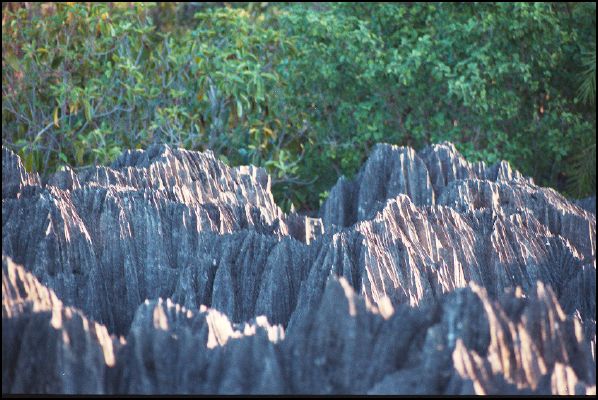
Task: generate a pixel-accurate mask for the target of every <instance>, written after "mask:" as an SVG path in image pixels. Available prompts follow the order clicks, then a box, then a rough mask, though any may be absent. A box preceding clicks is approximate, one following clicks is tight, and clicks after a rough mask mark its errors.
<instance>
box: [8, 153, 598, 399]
mask: <svg viewBox="0 0 598 400" xmlns="http://www.w3.org/2000/svg"><path fill="white" fill-rule="evenodd" d="M2 164H3V191H2V251H3V295H2V297H3V392H5V393H22V392H31V393H33V392H35V393H121V394H126V393H161V394H169V393H204V394H207V393H222V394H224V393H229V394H234V393H253V394H259V393H262V394H263V393H274V394H276V393H279V394H280V393H329V394H332V393H336V394H338V393H346V394H349V393H362V394H365V393H372V394H391V393H394V394H401V393H403V394H417V393H419V394H439V393H441V394H457V395H459V394H471V393H476V394H482V393H488V394H499V393H500V394H509V393H512V394H525V393H531V394H548V393H553V394H558V393H561V394H564V393H584V394H585V393H592V391H595V382H596V377H595V343H596V324H595V312H596V296H595V290H596V251H595V240H596V220H595V213H591V212H588V211H586V209H584V207H579V206H577V205H575V204H574V203H572V202H569V201H567V200H566V199H565V198H564V197H562V196H561V195H559V194H558V193H556V192H555V191H553V190H551V189H546V188H541V187H538V186H536V185H535V184H534V183H533V181H532V180H530V179H527V178H524V177H523V176H522V175H521V174H520V173H519V172H517V171H514V170H512V169H511V168H510V166H509V165H508V164H507V163H505V162H501V163H497V164H495V165H493V166H489V167H488V166H486V165H484V164H483V163H477V164H470V163H468V162H467V161H465V160H464V159H463V157H462V156H461V155H460V154H459V153H458V152H457V151H456V149H455V147H454V146H453V145H452V144H450V143H443V144H441V145H434V146H430V147H428V148H426V149H424V150H422V151H421V152H419V153H416V152H415V151H414V150H412V149H409V148H402V147H397V146H391V145H378V146H376V147H375V149H374V150H373V152H372V155H371V157H370V158H369V159H368V161H367V162H366V163H365V165H364V166H363V168H362V170H361V171H360V173H359V174H358V175H357V176H356V178H355V179H354V180H347V179H345V178H341V179H340V180H339V182H338V183H337V184H336V185H335V186H334V187H333V188H332V189H331V191H330V196H329V198H328V200H327V201H326V203H325V204H324V205H323V207H322V210H321V217H322V219H317V218H316V219H314V218H307V217H304V216H300V215H297V214H289V215H286V214H284V213H283V212H282V211H281V210H280V209H279V208H278V207H277V206H276V204H275V202H274V200H273V197H272V194H271V191H270V178H269V176H268V175H267V174H266V173H265V171H264V170H262V169H259V168H255V167H251V166H249V167H237V168H229V167H227V166H225V165H224V164H223V163H221V162H220V161H218V160H217V159H215V157H214V156H213V154H212V153H210V152H206V153H198V152H190V151H185V150H181V149H171V148H169V147H167V146H163V145H155V146H152V147H150V148H149V149H148V150H147V151H141V150H135V151H126V152H125V153H123V154H122V155H121V156H120V157H119V158H118V159H117V160H116V161H115V162H114V163H113V164H112V165H111V166H110V167H90V168H86V169H83V170H81V171H80V172H78V173H76V172H75V171H73V170H71V169H68V168H67V169H65V170H63V171H61V172H58V173H56V174H54V175H52V176H50V177H49V179H48V180H47V182H46V183H43V182H41V181H40V180H39V178H38V177H37V175H35V174H29V173H27V172H26V171H25V169H24V168H23V166H22V164H21V162H20V160H19V158H18V157H17V156H16V155H14V154H13V153H12V152H10V151H9V150H6V149H4V148H3V163H2ZM5 256H7V257H10V258H12V260H14V262H15V263H17V264H20V265H22V267H21V266H15V265H14V264H13V262H12V261H11V260H10V259H9V258H7V257H5ZM15 271H16V272H15ZM162 299H166V300H162ZM58 316H60V318H59V317H58ZM88 318H89V319H90V320H88ZM58 319H59V320H60V321H61V323H60V324H58V323H57V321H58ZM93 321H95V322H93ZM108 333H111V334H112V336H109V335H108ZM116 335H123V336H121V337H120V338H119V337H118V336H116ZM40 346H43V348H38V347H40ZM108 349H110V351H108ZM43 359H48V360H49V362H48V363H45V364H44V365H43V366H42V365H39V364H43V363H42V361H41V360H43ZM75 370H81V371H83V372H82V373H81V374H80V376H77V375H76V374H75V375H73V374H72V373H71V372H69V371H75ZM61 373H65V374H66V375H60V374H61ZM69 374H70V375H69ZM41 375H43V378H42V377H41ZM59 375H60V376H59Z"/></svg>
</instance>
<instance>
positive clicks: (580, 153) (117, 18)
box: [2, 2, 596, 211]
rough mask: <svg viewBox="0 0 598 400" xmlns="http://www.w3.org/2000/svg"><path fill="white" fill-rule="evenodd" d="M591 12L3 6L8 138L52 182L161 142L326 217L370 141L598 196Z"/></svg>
mask: <svg viewBox="0 0 598 400" xmlns="http://www.w3.org/2000/svg"><path fill="white" fill-rule="evenodd" d="M595 81H596V3H379V4H375V3H299V4H291V3H264V2H262V3H143V4H142V3H74V2H68V3H3V4H2V142H3V144H4V145H6V146H8V147H10V148H12V149H13V150H15V151H16V152H18V153H19V155H20V156H21V157H22V158H23V160H24V162H25V164H26V168H28V169H29V170H37V171H40V172H42V173H49V172H52V171H55V170H57V169H59V168H62V167H63V166H65V165H68V166H70V167H73V168H78V167H83V166H85V165H89V164H91V163H107V162H109V161H111V160H112V159H114V158H115V157H116V156H117V155H118V154H120V152H121V151H122V150H123V149H126V148H145V147H147V146H148V145H150V144H151V143H154V142H164V143H168V144H170V145H173V146H181V147H184V148H187V149H193V150H205V149H212V150H213V151H214V152H215V153H216V154H217V155H218V156H219V157H220V158H221V159H222V160H224V161H225V162H227V163H229V164H230V165H239V164H248V163H251V164H255V165H260V166H263V167H264V168H266V169H267V170H268V172H269V173H270V174H271V175H272V177H273V183H274V192H275V196H276V197H277V201H278V203H279V204H280V205H281V206H282V207H283V208H285V209H289V208H290V207H291V205H294V207H295V208H298V209H302V210H305V211H309V210H314V209H317V208H318V206H319V204H320V202H321V201H322V199H324V198H325V197H326V196H327V190H328V189H329V188H330V187H331V186H332V185H333V183H334V182H335V181H336V179H337V178H338V177H339V176H340V175H346V176H351V175H352V174H354V173H355V172H356V170H357V168H358V167H359V166H360V165H361V164H362V163H363V161H364V159H365V157H366V156H367V154H368V153H369V150H370V149H371V148H372V146H373V145H374V144H375V143H378V142H388V143H393V144H398V145H409V146H413V147H415V148H421V147H423V146H424V145H426V144H429V143H432V142H440V141H444V140H450V141H452V142H454V143H455V144H456V145H457V147H458V148H459V150H460V151H461V152H462V153H463V154H465V155H466V157H467V158H468V159H469V160H470V161H475V160H484V161H486V162H490V163H492V162H495V161H498V160H500V159H505V160H508V161H509V162H511V163H512V164H513V165H514V167H516V168H518V169H520V170H521V171H522V172H523V173H525V174H527V175H530V176H533V177H534V178H535V180H536V182H537V183H539V184H541V185H546V186H552V187H554V188H556V189H558V190H560V191H562V192H564V193H565V194H566V195H568V196H572V197H583V196H588V195H593V194H595V191H596V175H595V170H596V111H595V91H596V89H595Z"/></svg>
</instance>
